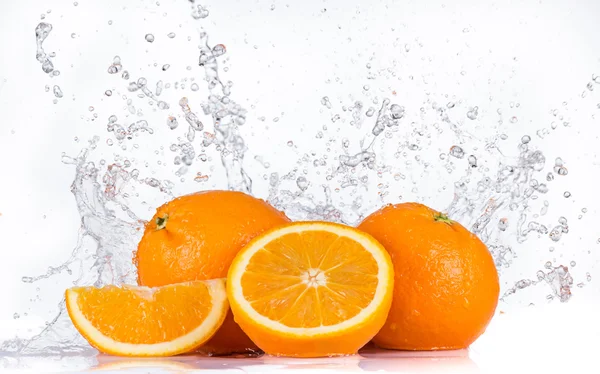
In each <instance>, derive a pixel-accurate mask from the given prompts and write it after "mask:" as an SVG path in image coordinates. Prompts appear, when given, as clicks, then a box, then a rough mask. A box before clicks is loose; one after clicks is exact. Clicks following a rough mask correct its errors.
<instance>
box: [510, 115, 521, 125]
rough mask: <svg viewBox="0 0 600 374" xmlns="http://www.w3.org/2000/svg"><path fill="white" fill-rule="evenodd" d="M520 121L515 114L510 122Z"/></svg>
mask: <svg viewBox="0 0 600 374" xmlns="http://www.w3.org/2000/svg"><path fill="white" fill-rule="evenodd" d="M518 121H519V119H518V118H517V117H516V116H513V117H512V118H511V119H510V123H517V122H518Z"/></svg>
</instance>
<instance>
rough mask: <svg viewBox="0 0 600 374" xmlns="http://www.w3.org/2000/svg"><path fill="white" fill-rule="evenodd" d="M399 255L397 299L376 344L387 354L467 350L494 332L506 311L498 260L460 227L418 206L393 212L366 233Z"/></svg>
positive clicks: (372, 219) (383, 213)
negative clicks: (493, 324) (501, 305)
mask: <svg viewBox="0 0 600 374" xmlns="http://www.w3.org/2000/svg"><path fill="white" fill-rule="evenodd" d="M358 228H359V229H361V230H363V231H366V232H368V233H370V234H371V235H373V236H374V237H375V238H376V239H377V240H378V241H379V242H381V244H383V246H384V247H385V248H386V249H387V250H388V252H389V253H390V255H391V258H392V262H393V263H394V270H395V284H396V288H395V289H394V299H393V302H392V308H391V311H390V314H389V316H388V319H387V322H386V323H385V325H384V327H383V328H382V329H381V331H380V332H379V333H378V334H377V336H376V337H375V339H374V342H375V344H377V345H378V346H380V347H383V348H392V349H401V350H438V349H459V348H466V347H468V346H469V345H470V344H471V343H473V342H474V341H475V340H476V339H477V338H478V337H479V336H480V335H481V334H482V333H483V332H484V331H485V329H486V327H487V325H488V324H489V322H490V320H491V318H492V317H493V315H494V311H495V309H496V306H497V304H498V296H499V291H500V288H499V283H498V273H497V271H496V267H495V265H494V260H493V258H492V256H491V254H490V252H489V251H488V249H487V247H486V246H485V244H484V243H482V242H481V240H479V238H477V236H475V235H474V234H472V233H471V232H469V231H468V230H467V229H466V228H465V227H463V226H462V225H461V224H460V223H458V222H455V221H452V220H450V219H449V218H448V217H447V216H445V215H444V214H442V213H440V212H437V211H435V210H433V209H430V208H429V207H427V206H425V205H422V204H418V203H404V204H397V205H389V206H386V207H384V208H382V209H380V210H379V211H377V212H375V213H373V214H371V215H370V216H368V217H367V218H365V219H364V221H363V222H362V223H361V224H360V225H359V226H358Z"/></svg>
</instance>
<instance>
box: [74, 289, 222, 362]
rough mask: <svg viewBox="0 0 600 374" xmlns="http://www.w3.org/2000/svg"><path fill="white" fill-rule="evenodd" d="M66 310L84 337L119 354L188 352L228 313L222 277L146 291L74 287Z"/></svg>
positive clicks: (206, 339) (96, 345) (214, 328)
mask: <svg viewBox="0 0 600 374" xmlns="http://www.w3.org/2000/svg"><path fill="white" fill-rule="evenodd" d="M65 297H66V302H67V310H68V312H69V316H70V317H71V320H72V321H73V324H74V325H75V327H76V328H77V330H78V331H79V332H80V333H81V335H83V337H84V338H86V340H87V341H88V342H89V343H90V344H91V345H92V346H93V347H95V348H96V349H98V350H99V351H101V352H104V353H109V354H113V355H118V356H172V355H176V354H181V353H186V352H189V351H192V350H194V349H196V348H198V347H199V346H201V345H202V344H203V343H205V342H206V341H208V340H209V339H210V338H211V337H212V336H213V335H214V334H215V332H216V331H217V330H218V329H219V327H220V326H221V324H222V323H223V321H224V320H225V316H226V315H227V311H228V310H229V307H228V302H227V294H226V289H225V280H224V279H214V280H209V281H195V282H186V283H178V284H172V285H168V286H162V287H156V288H149V287H138V286H121V287H118V286H105V287H102V288H96V287H73V288H70V289H68V290H67V291H66V293H65Z"/></svg>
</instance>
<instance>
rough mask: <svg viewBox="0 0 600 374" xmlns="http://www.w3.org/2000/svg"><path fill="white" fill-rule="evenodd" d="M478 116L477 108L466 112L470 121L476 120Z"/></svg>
mask: <svg viewBox="0 0 600 374" xmlns="http://www.w3.org/2000/svg"><path fill="white" fill-rule="evenodd" d="M478 115H479V108H478V107H474V108H472V109H471V110H469V111H468V112H467V118H468V119H470V120H475V119H477V116H478Z"/></svg>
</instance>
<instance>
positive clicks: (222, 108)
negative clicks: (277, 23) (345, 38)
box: [0, 1, 600, 355]
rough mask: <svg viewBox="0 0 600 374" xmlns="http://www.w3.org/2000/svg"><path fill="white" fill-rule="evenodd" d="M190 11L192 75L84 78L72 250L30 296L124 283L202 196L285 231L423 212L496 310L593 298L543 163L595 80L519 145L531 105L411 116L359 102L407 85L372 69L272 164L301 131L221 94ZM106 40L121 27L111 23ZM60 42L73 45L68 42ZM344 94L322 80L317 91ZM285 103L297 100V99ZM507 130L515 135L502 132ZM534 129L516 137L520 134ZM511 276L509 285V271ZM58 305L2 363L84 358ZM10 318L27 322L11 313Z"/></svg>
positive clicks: (376, 100)
mask: <svg viewBox="0 0 600 374" xmlns="http://www.w3.org/2000/svg"><path fill="white" fill-rule="evenodd" d="M74 6H76V5H74ZM186 6H187V7H190V8H189V9H188V10H189V15H188V16H187V17H188V20H189V19H191V20H193V22H195V24H194V26H193V29H196V30H197V31H194V32H190V33H189V34H190V36H187V38H188V40H191V41H192V43H189V44H190V45H193V47H191V48H192V49H194V50H195V51H196V55H197V56H196V58H195V60H193V61H192V60H190V61H185V62H183V63H182V62H181V61H174V60H169V59H168V56H167V58H166V59H163V60H162V61H161V62H160V63H157V62H153V63H148V64H146V65H144V66H141V65H140V66H136V65H130V64H128V61H127V60H126V59H125V58H121V57H119V56H118V55H115V56H114V57H111V58H110V59H109V60H107V61H106V64H105V65H104V66H105V67H104V68H103V70H102V71H101V72H94V74H103V75H104V77H102V78H101V80H103V81H104V80H105V81H106V82H107V84H106V85H105V87H110V88H107V89H106V90H103V96H105V97H106V98H107V99H112V98H115V100H114V101H112V102H111V104H108V105H107V104H106V103H105V102H103V103H101V107H102V109H101V110H96V108H95V105H96V104H95V103H90V104H87V103H86V104H81V105H82V108H84V109H85V111H87V112H88V114H89V116H88V120H91V121H93V122H94V126H96V128H98V131H97V132H96V135H94V136H92V137H91V138H89V139H77V140H76V141H77V144H81V146H80V148H81V151H80V153H79V154H64V155H63V157H62V162H63V163H64V164H66V165H69V167H70V168H72V171H73V174H74V178H73V182H72V184H71V192H72V194H73V198H74V199H75V201H76V206H77V210H78V213H79V216H80V218H81V227H80V230H79V233H78V234H77V235H78V243H77V245H76V247H75V248H74V249H73V251H72V253H71V256H70V257H69V258H67V259H64V260H63V261H58V260H57V261H56V262H57V264H51V265H50V266H49V267H48V269H47V271H46V272H45V273H42V274H28V275H24V276H23V277H22V278H21V281H22V282H24V283H26V284H29V285H30V286H31V287H38V286H39V285H44V284H49V283H50V282H52V279H53V278H55V277H58V276H64V275H65V274H67V275H68V276H70V277H71V278H72V280H73V284H76V285H95V286H101V285H104V284H114V283H116V284H122V283H135V267H134V265H133V263H132V255H133V253H134V251H135V248H136V245H137V242H138V240H139V239H140V236H141V231H140V229H141V228H142V227H143V225H144V222H145V221H144V220H145V219H148V218H149V217H150V216H151V215H152V213H153V210H154V209H155V207H156V206H158V205H159V204H160V203H162V202H164V201H167V200H169V199H171V198H173V197H174V196H177V195H179V194H181V193H184V192H186V193H187V192H191V191H194V190H202V189H213V188H221V189H225V188H227V189H232V190H238V191H244V192H247V193H254V194H256V195H257V196H260V197H263V198H266V199H267V200H268V201H269V202H270V203H271V204H273V205H274V206H275V207H277V208H279V209H281V210H283V211H285V212H286V214H287V215H288V216H289V217H290V218H293V219H296V220H312V219H319V220H327V221H335V222H342V223H346V224H349V225H355V224H357V223H358V222H359V221H360V220H361V219H362V218H363V217H365V216H366V215H367V214H369V213H370V212H372V211H374V210H375V209H377V208H378V207H380V206H382V205H384V204H387V203H395V202H402V201H421V202H424V203H426V204H430V205H432V206H433V207H434V208H437V209H439V210H442V211H445V212H447V213H448V215H449V216H450V217H451V218H452V219H454V220H457V221H459V222H461V223H462V224H463V225H465V226H466V227H467V228H469V229H470V230H471V231H473V232H474V233H476V234H477V235H478V236H479V237H480V238H481V239H482V240H483V241H484V242H485V243H486V244H487V245H488V247H489V249H490V251H491V253H492V255H493V256H494V259H495V262H496V265H497V267H498V270H499V271H500V274H501V279H502V303H501V307H502V305H505V304H510V303H512V302H513V301H512V300H514V303H525V304H529V303H534V304H535V303H556V302H558V303H561V302H562V303H566V302H569V301H570V300H571V299H572V298H576V297H577V295H578V289H583V288H585V287H587V285H588V284H589V283H590V282H592V274H593V269H594V266H596V263H595V262H594V261H588V262H587V263H581V264H579V263H577V261H575V258H576V256H575V255H574V254H573V253H571V252H569V248H568V247H565V245H563V243H564V242H565V240H568V239H569V237H570V236H572V235H573V232H578V234H575V235H578V236H582V235H590V234H586V233H584V232H582V231H581V230H577V228H578V221H580V220H581V219H582V217H584V216H585V215H586V214H587V210H588V207H587V206H586V205H587V204H586V205H583V206H582V204H581V203H580V202H579V203H578V205H577V206H578V209H577V211H576V212H577V213H574V209H573V208H571V207H567V208H565V206H564V204H562V203H557V204H555V203H554V202H555V201H559V200H561V201H562V200H565V199H567V200H569V199H571V200H573V197H572V195H571V192H569V190H565V189H564V188H561V187H555V185H557V184H559V183H558V182H557V181H560V186H564V183H563V182H562V181H563V180H568V178H569V177H570V176H571V174H570V170H569V167H570V166H571V164H570V163H568V162H567V161H565V160H568V158H567V155H563V152H562V151H560V150H559V149H557V148H553V147H548V146H546V147H543V144H545V143H544V140H545V139H546V138H550V137H560V136H561V135H556V134H557V133H558V132H559V130H560V129H562V128H568V127H569V126H570V124H569V122H568V121H569V118H568V114H565V113H566V112H567V109H566V108H567V107H568V108H571V107H575V108H579V107H580V106H581V107H582V108H584V105H587V102H585V104H581V103H582V102H583V101H582V100H584V99H585V97H586V96H587V95H591V94H593V93H594V90H600V78H598V77H597V76H592V75H591V73H592V72H590V76H592V78H591V80H590V81H589V83H588V82H584V83H585V84H584V85H583V86H584V91H583V94H581V95H577V96H576V99H573V100H571V99H567V98H565V100H570V101H569V102H568V106H567V104H566V103H567V101H565V104H563V105H562V107H561V109H554V110H552V111H550V112H549V113H545V114H544V115H543V118H539V123H540V125H539V126H538V128H539V130H537V131H535V133H531V132H528V133H520V132H519V127H518V123H519V121H521V119H520V118H519V110H520V109H519V108H520V106H521V105H535V103H520V102H519V101H517V100H514V101H510V102H504V101H501V102H500V103H496V102H495V101H494V99H493V97H492V96H490V97H489V98H485V99H484V100H480V104H478V105H471V104H470V103H468V102H467V101H468V100H463V99H461V98H460V97H452V96H451V95H448V94H441V93H440V94H437V93H435V92H434V91H435V90H434V89H431V91H428V92H427V93H426V94H425V95H424V100H423V101H422V102H415V101H414V100H412V101H411V100H408V99H406V98H407V95H409V96H410V94H399V93H398V92H396V90H395V89H382V88H381V87H382V86H378V88H377V89H375V88H371V86H373V82H374V81H376V80H389V81H391V80H393V79H394V78H395V77H397V76H399V75H402V76H406V72H404V71H402V66H400V64H399V63H398V64H396V62H393V63H392V64H390V65H389V66H387V67H382V65H381V64H377V57H376V56H371V57H370V58H368V59H367V60H368V61H369V62H367V63H366V64H365V65H364V66H365V67H364V68H361V74H363V73H364V75H365V79H364V82H365V83H364V85H363V86H362V87H360V89H358V90H356V89H355V87H353V88H352V89H353V92H351V93H343V94H339V93H336V94H335V95H334V94H331V95H329V94H328V95H321V94H320V93H315V94H314V96H313V97H310V98H308V99H307V100H311V101H312V102H313V104H311V105H312V106H313V107H316V108H317V110H318V111H319V113H320V114H321V115H322V117H323V118H326V119H327V120H324V121H323V122H322V123H320V124H319V125H317V126H314V125H311V126H309V127H306V131H310V132H311V133H310V134H309V136H307V135H306V134H305V135H304V137H305V138H301V139H300V138H295V137H293V136H292V135H287V134H285V133H283V134H281V133H280V134H281V135H280V137H282V138H284V139H285V140H284V141H280V139H279V140H278V141H279V142H280V143H283V146H281V145H278V147H279V148H275V145H274V138H273V137H271V136H270V135H269V131H271V130H270V129H271V128H275V127H276V126H277V124H278V122H280V121H282V122H283V121H284V120H285V121H287V122H286V126H295V125H296V124H298V123H301V122H302V121H303V120H302V119H295V120H294V119H292V120H290V119H288V118H287V117H286V115H285V113H279V114H276V115H275V116H273V117H272V118H271V119H268V120H267V119H266V118H265V117H264V116H262V114H260V113H257V110H255V106H254V104H247V103H248V102H253V101H254V100H255V99H256V98H252V97H240V96H239V95H236V89H235V88H236V86H235V85H234V84H233V82H231V81H228V80H226V79H224V78H222V75H223V72H226V71H227V70H228V67H227V66H228V63H227V62H228V61H229V57H228V51H227V47H226V46H225V45H223V44H219V43H217V42H218V39H213V38H218V37H219V34H218V32H215V33H214V35H213V34H211V35H209V34H208V33H207V32H206V31H205V30H204V26H205V25H206V24H207V22H210V19H211V15H212V14H213V12H210V11H209V10H210V8H209V7H208V6H204V5H201V4H198V3H195V2H194V1H191V2H189V3H187V4H186V3H185V2H181V3H180V4H177V5H176V6H174V7H173V8H174V9H180V8H185V7H186ZM323 9H325V8H323ZM277 10H278V7H275V6H273V7H272V8H271V11H273V12H276V11H277ZM173 11H174V12H176V10H173ZM325 11H326V10H325ZM325 11H321V12H322V13H325ZM44 18H46V17H44ZM48 18H49V17H48ZM48 21H49V20H47V19H44V20H43V21H42V22H40V23H39V25H38V26H37V27H36V28H35V42H36V46H37V55H36V58H37V61H38V62H39V63H40V64H41V67H42V70H43V72H44V73H45V74H48V75H50V76H51V77H57V76H58V75H59V74H60V73H59V71H58V70H56V69H57V67H56V66H55V62H54V61H53V57H52V55H51V54H50V53H47V52H46V51H45V50H44V42H45V41H46V40H47V39H49V38H53V37H57V38H58V35H55V34H54V33H52V30H53V27H54V26H53V24H51V23H48ZM54 22H55V24H58V23H60V20H58V19H57V20H56V21H54ZM109 25H110V26H111V27H117V26H116V25H113V24H112V21H109ZM122 27H127V26H126V25H123V26H122ZM218 28H219V27H216V30H218ZM32 31H33V30H32ZM189 31H190V30H185V32H184V31H177V32H174V31H171V32H169V33H165V34H164V35H162V34H160V35H159V34H158V32H147V33H144V32H142V33H141V34H140V36H139V37H138V38H137V39H136V40H132V41H131V43H135V44H138V43H139V44H143V43H145V44H152V45H155V44H158V43H164V42H166V41H168V40H173V41H177V40H179V39H185V38H186V33H187V32H189ZM70 35H71V36H70V38H76V33H73V34H70ZM74 35H75V36H74ZM396 44H398V45H396ZM394 46H395V47H398V49H399V50H400V51H401V53H403V54H405V55H408V54H410V53H416V51H415V49H419V48H423V46H422V45H420V43H419V41H418V40H416V41H412V42H407V43H401V42H398V43H394ZM255 47H256V46H255ZM115 53H118V52H115ZM235 58H236V59H243V58H244V57H243V55H239V54H238V55H236V57H235ZM232 59H233V57H232ZM56 65H58V63H57V64H56ZM192 65H194V66H195V67H194V69H192V68H191V66H192ZM196 66H197V69H196ZM238 68H239V66H238ZM154 70H160V71H162V72H165V73H169V75H168V78H163V79H155V77H156V76H157V75H156V74H154V73H152V74H149V75H147V76H148V78H146V71H154ZM192 70H193V71H192ZM365 72H366V73H365ZM254 73H255V72H248V74H254ZM32 74H33V72H32ZM264 74H266V73H264ZM409 74H410V73H409ZM461 74H462V72H461ZM63 75H64V74H63ZM150 76H151V77H152V78H150ZM408 77H410V78H408ZM408 77H407V78H406V79H409V80H413V79H423V80H427V79H429V78H428V77H425V76H423V77H419V78H417V77H413V76H412V75H409V76H408ZM53 79H56V78H53ZM340 79H341V78H340V77H339V76H336V75H335V74H334V75H333V78H328V80H329V82H326V83H328V84H334V82H338V81H339V80H340ZM50 87H52V88H51V90H52V94H53V98H52V100H54V103H56V104H57V105H60V100H65V99H66V98H67V97H71V96H72V95H73V96H75V97H76V96H77V95H78V93H77V92H66V90H65V91H63V89H61V87H59V85H58V84H51V85H50V86H47V91H49V90H50ZM2 88H3V84H2V82H1V81H0V90H2ZM331 91H332V92H337V91H338V89H337V88H332V89H331ZM498 94H499V95H500V94H501V93H498ZM492 95H493V93H492ZM288 99H289V100H295V98H294V97H293V93H290V94H289V96H288ZM403 99H404V100H403ZM577 100H578V101H577ZM240 103H243V104H240ZM559 105H560V103H557V105H556V107H559ZM586 108H587V107H586ZM576 110H577V109H575V111H576ZM586 110H587V109H586ZM592 118H593V119H595V117H593V116H592ZM596 122H597V120H596ZM99 124H102V125H99ZM508 125H514V126H512V127H510V128H509V130H506V132H505V129H506V126H508ZM533 127H536V126H533ZM533 127H532V126H527V129H528V131H530V130H531V128H533ZM284 132H285V130H284ZM507 132H510V136H509V135H508V134H507ZM294 133H296V132H295V131H290V134H294ZM306 138H308V140H307V139H306ZM248 140H250V141H248ZM261 142H262V143H261ZM250 143H251V144H250ZM271 146H273V147H271ZM282 147H284V148H282ZM142 149H143V150H144V152H145V153H142V151H141V150H142ZM274 149H277V150H278V151H277V152H274V151H273V150H274ZM281 149H284V151H285V152H286V153H283V152H284V151H281ZM563 157H564V158H565V160H563ZM272 164H273V165H272ZM554 205H557V206H559V208H558V209H561V210H558V211H557V209H554ZM590 208H591V205H590ZM73 235H75V233H73ZM532 242H533V243H532ZM571 243H574V242H571ZM531 248H541V249H539V251H540V252H543V253H541V254H540V255H539V256H538V257H539V258H540V259H542V261H536V260H531V257H528V256H527V255H526V253H525V251H527V250H531ZM591 259H592V260H593V258H591ZM515 267H518V269H519V270H518V271H510V270H511V269H515ZM574 268H577V270H578V271H577V274H578V275H577V276H575V275H574V274H573V269H574ZM581 268H583V269H581ZM576 285H577V286H578V287H576ZM525 289H528V290H534V291H533V293H534V294H535V295H541V298H540V297H537V296H536V297H533V296H531V293H530V294H528V296H526V297H524V298H521V299H518V295H519V294H522V293H523V292H524V291H523V290H525ZM56 303H57V304H58V310H59V311H58V313H57V314H56V317H55V318H54V319H52V320H50V321H48V324H47V326H46V327H45V328H43V329H42V330H40V331H38V332H32V333H29V334H24V335H23V336H17V337H16V338H14V339H10V340H6V341H4V342H3V343H2V345H1V347H0V351H2V352H3V353H5V354H6V353H12V354H18V355H38V354H46V355H47V354H59V355H65V354H88V353H89V354H92V353H93V351H92V350H91V349H90V348H89V346H88V345H87V344H86V342H85V341H84V340H83V339H82V338H81V337H80V336H79V334H78V333H77V332H76V331H75V330H74V328H73V327H72V326H71V323H70V321H69V319H68V316H67V315H66V313H65V309H64V302H63V301H60V300H56ZM32 313H34V312H32ZM14 318H15V319H19V318H25V316H21V315H20V314H19V313H17V312H15V314H14Z"/></svg>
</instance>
